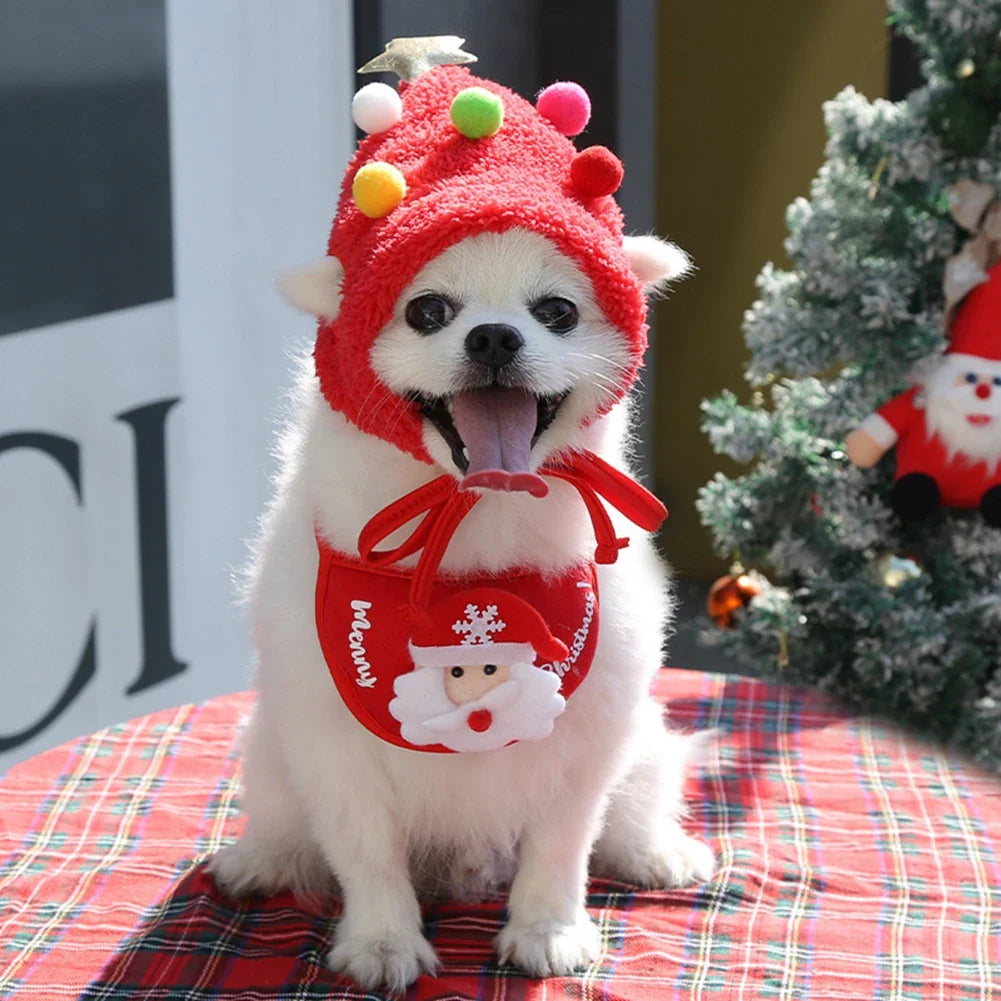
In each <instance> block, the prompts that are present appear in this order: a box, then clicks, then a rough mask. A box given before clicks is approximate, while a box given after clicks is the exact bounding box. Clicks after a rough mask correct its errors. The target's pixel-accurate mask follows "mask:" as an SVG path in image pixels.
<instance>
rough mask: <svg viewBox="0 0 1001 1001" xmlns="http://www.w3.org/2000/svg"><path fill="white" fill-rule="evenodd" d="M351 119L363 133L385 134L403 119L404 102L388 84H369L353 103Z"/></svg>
mask: <svg viewBox="0 0 1001 1001" xmlns="http://www.w3.org/2000/svg"><path fill="white" fill-rule="evenodd" d="M351 117H352V118H353V119H354V123H355V125H357V126H358V128H360V129H361V130H362V132H367V133H368V134H369V135H372V134H373V133H375V132H385V131H386V130H387V129H391V128H392V127H393V126H394V125H395V124H396V123H397V122H398V121H399V120H400V119H401V118H402V117H403V102H402V101H401V100H400V95H399V94H397V93H396V91H395V90H393V88H392V87H390V86H389V84H388V83H367V84H365V86H364V87H362V89H361V90H359V91H358V93H357V94H355V96H354V99H353V100H352V101H351Z"/></svg>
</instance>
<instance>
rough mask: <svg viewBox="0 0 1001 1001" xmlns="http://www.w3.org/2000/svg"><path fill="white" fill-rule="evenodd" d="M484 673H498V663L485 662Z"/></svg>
mask: <svg viewBox="0 0 1001 1001" xmlns="http://www.w3.org/2000/svg"><path fill="white" fill-rule="evenodd" d="M483 673H484V674H496V673H497V665H496V664H484V665H483Z"/></svg>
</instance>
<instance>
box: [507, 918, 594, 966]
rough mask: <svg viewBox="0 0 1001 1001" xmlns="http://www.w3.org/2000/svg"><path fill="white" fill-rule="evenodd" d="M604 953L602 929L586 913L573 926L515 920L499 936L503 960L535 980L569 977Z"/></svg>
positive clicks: (553, 922)
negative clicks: (600, 932)
mask: <svg viewBox="0 0 1001 1001" xmlns="http://www.w3.org/2000/svg"><path fill="white" fill-rule="evenodd" d="M600 954H601V936H600V935H599V934H598V928H597V926H596V925H595V924H594V922H592V921H591V919H590V918H589V917H588V916H587V914H586V913H583V912H582V913H581V914H580V916H579V917H578V918H577V920H576V921H575V922H574V923H573V924H561V923H559V922H556V921H542V922H538V923H536V924H517V923H515V922H513V921H512V922H511V923H510V924H508V925H507V926H506V927H505V928H504V929H503V930H502V931H501V933H500V934H499V935H498V936H497V955H498V957H499V958H500V961H501V962H502V963H514V964H515V966H520V967H521V968H522V969H523V970H524V971H525V972H526V973H530V974H532V976H535V977H565V976H569V975H570V974H572V973H575V972H578V971H580V970H582V969H583V968H585V967H587V966H588V965H590V964H591V963H593V962H594V960H596V959H597V958H598V956H599V955H600Z"/></svg>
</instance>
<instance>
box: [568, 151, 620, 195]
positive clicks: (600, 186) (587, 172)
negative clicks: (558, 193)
mask: <svg viewBox="0 0 1001 1001" xmlns="http://www.w3.org/2000/svg"><path fill="white" fill-rule="evenodd" d="M624 175H625V169H624V168H623V166H622V163H621V161H620V160H619V158H618V157H617V156H616V155H615V154H614V153H613V152H612V151H611V150H610V149H608V148H607V147H605V146H588V148H587V149H582V150H581V151H580V152H579V153H578V154H577V155H576V156H575V157H574V158H573V159H572V160H571V161H570V183H571V185H572V186H573V189H574V191H576V192H577V194H579V195H583V196H584V197H585V198H600V197H601V196H602V195H614V194H615V192H616V191H618V190H619V185H620V184H621V183H622V178H623V176H624Z"/></svg>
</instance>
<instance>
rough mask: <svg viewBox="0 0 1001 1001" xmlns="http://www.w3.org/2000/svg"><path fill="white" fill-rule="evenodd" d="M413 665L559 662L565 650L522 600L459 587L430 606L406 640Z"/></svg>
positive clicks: (504, 593) (493, 591) (490, 590)
mask: <svg viewBox="0 0 1001 1001" xmlns="http://www.w3.org/2000/svg"><path fill="white" fill-rule="evenodd" d="M410 656H411V657H412V658H413V661H414V663H415V664H416V665H417V666H418V667H451V666H453V665H462V664H511V663H528V664H533V663H535V660H536V658H537V657H539V658H542V659H543V660H551V661H561V660H564V659H565V658H566V657H567V648H566V646H565V644H563V643H562V642H561V641H560V640H558V639H556V637H555V636H553V634H552V633H551V632H550V631H549V627H548V626H547V625H546V623H545V620H544V619H543V618H542V616H541V615H540V614H539V613H538V612H537V611H536V610H535V609H534V608H533V607H532V606H531V605H530V604H528V602H527V601H523V600H522V599H521V598H519V597H517V596H516V595H514V594H511V593H510V592H509V591H501V590H498V589H497V588H492V587H480V588H474V589H473V590H470V591H460V592H458V593H457V594H453V595H450V596H449V597H448V598H445V599H443V600H442V601H439V602H438V603H437V604H436V605H433V606H432V607H431V609H430V610H429V612H428V614H427V615H426V616H424V617H423V619H422V621H421V622H420V623H419V625H418V626H417V628H416V629H414V632H413V635H412V637H411V639H410Z"/></svg>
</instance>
